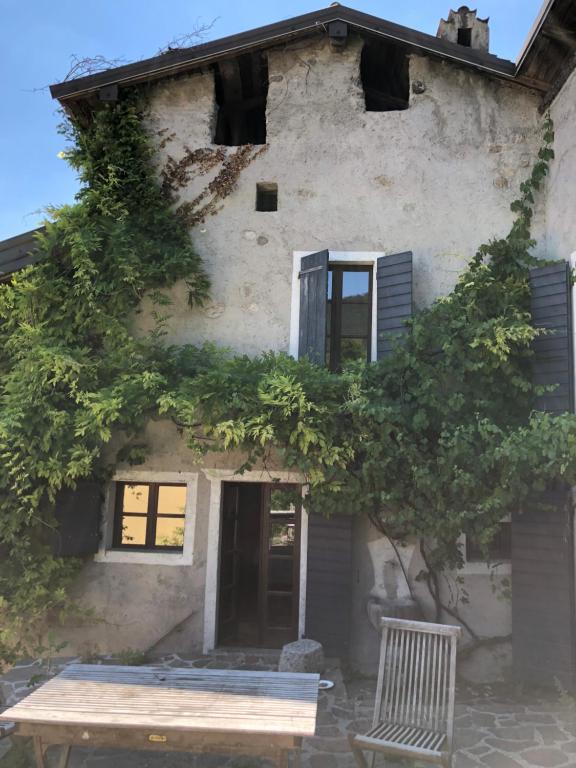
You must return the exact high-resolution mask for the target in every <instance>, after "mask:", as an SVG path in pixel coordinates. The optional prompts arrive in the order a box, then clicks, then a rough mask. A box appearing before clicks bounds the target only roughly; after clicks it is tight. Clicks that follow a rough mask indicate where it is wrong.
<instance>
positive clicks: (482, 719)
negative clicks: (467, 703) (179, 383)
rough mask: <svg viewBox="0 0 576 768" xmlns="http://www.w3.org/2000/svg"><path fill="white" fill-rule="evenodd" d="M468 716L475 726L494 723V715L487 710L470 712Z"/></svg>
mask: <svg viewBox="0 0 576 768" xmlns="http://www.w3.org/2000/svg"><path fill="white" fill-rule="evenodd" d="M470 717H471V718H472V723H473V725H475V726H476V727H483V726H487V727H493V726H495V725H496V716H495V715H492V714H491V713H489V712H471V713H470Z"/></svg>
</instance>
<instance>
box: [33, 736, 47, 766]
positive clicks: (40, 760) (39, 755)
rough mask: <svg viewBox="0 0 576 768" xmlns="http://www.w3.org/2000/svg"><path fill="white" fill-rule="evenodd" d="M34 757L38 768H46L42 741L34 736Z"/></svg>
mask: <svg viewBox="0 0 576 768" xmlns="http://www.w3.org/2000/svg"><path fill="white" fill-rule="evenodd" d="M34 755H35V756H36V768H46V761H45V760H44V750H43V748H42V739H41V738H40V736H34Z"/></svg>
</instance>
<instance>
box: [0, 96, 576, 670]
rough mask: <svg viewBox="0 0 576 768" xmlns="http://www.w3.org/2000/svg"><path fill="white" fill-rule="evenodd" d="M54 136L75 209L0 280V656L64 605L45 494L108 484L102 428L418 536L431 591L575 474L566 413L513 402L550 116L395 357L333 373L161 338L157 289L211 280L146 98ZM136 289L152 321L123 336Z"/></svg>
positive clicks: (129, 455) (520, 377) (524, 383)
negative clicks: (298, 481)
mask: <svg viewBox="0 0 576 768" xmlns="http://www.w3.org/2000/svg"><path fill="white" fill-rule="evenodd" d="M64 133H65V136H66V137H67V139H68V140H69V144H70V148H69V149H68V150H67V152H66V156H67V159H68V161H69V162H70V163H71V164H72V166H73V167H74V168H75V169H76V170H77V172H78V174H79V177H80V180H81V190H80V192H79V194H78V196H77V200H76V203H75V204H74V205H72V206H64V207H62V208H59V209H57V210H53V211H51V216H50V221H49V222H48V223H47V225H46V231H45V233H44V234H43V235H41V236H40V237H39V239H38V248H39V251H40V257H41V258H40V261H39V263H38V264H36V265H34V266H32V267H29V268H27V269H25V270H23V271H21V272H19V273H18V274H16V275H15V276H14V278H13V280H12V281H11V282H10V283H4V284H2V285H1V286H0V369H1V372H2V380H1V384H0V659H1V660H3V661H4V662H9V661H10V660H11V659H13V658H14V657H15V656H16V655H18V654H21V653H23V652H28V653H38V652H39V651H40V650H42V649H45V648H46V647H47V643H48V641H47V640H46V638H47V637H48V635H47V626H48V625H50V624H52V623H55V622H57V621H58V620H59V619H62V618H63V617H64V616H65V615H68V614H69V613H70V611H71V610H73V608H74V606H73V603H72V601H71V600H70V598H69V589H70V585H71V584H73V581H74V577H75V575H76V574H77V573H78V569H79V568H80V567H81V563H80V562H79V561H76V560H70V559H62V558H58V557H55V556H54V555H53V554H52V549H51V540H52V537H53V534H54V525H55V521H54V513H53V509H54V504H55V501H56V500H57V497H58V494H59V492H60V491H61V490H62V489H63V488H74V487H75V485H76V484H77V482H78V481H79V480H82V479H84V478H93V477H96V478H104V477H106V476H107V474H109V472H110V471H111V469H112V468H111V467H109V466H106V465H105V463H104V460H103V458H102V457H103V448H104V447H105V446H106V445H107V444H108V443H109V442H110V440H111V438H112V436H113V435H115V436H117V437H118V436H122V437H123V440H122V445H121V453H120V457H121V458H122V459H123V460H125V461H132V462H135V461H138V460H142V458H143V457H144V455H145V450H146V448H145V446H143V445H142V443H141V440H140V438H139V436H140V435H141V433H142V431H143V428H144V427H145V425H146V423H147V422H148V420H149V419H150V418H152V417H157V416H163V417H165V418H171V419H172V420H173V421H175V422H176V424H178V426H179V427H180V428H181V430H183V432H184V433H185V435H186V440H187V442H188V444H189V446H190V447H191V448H192V449H193V450H195V451H196V452H198V453H200V454H203V453H205V452H206V451H208V450H222V451H227V450H230V449H240V450H241V451H242V452H243V453H244V455H245V461H244V464H243V466H242V467H239V471H242V469H245V468H248V467H250V466H252V465H254V464H255V463H260V464H263V465H264V466H266V467H268V468H269V469H270V472H271V476H273V475H274V467H278V466H280V464H281V465H282V466H283V467H284V468H288V469H295V470H298V471H299V472H300V473H301V474H302V475H303V477H304V478H305V480H306V482H307V483H308V484H309V490H310V496H309V501H308V506H309V507H310V508H311V509H313V510H315V511H318V512H321V513H323V514H326V515H330V514H338V513H357V514H367V515H368V516H369V517H370V519H371V520H372V521H373V522H374V523H375V524H376V525H377V526H378V527H379V528H380V530H382V531H383V532H385V533H386V534H388V535H389V536H391V537H392V538H393V539H396V540H404V539H407V538H408V537H418V538H420V539H421V540H422V542H423V553H424V555H425V558H426V562H427V564H428V570H427V571H426V578H427V579H428V581H429V584H430V586H431V589H432V590H433V591H434V589H435V586H434V584H435V583H434V574H435V573H437V570H438V569H439V568H454V567H457V566H458V565H460V564H461V553H460V550H459V548H458V543H457V539H458V536H459V535H460V533H461V532H465V533H472V534H473V535H475V536H476V537H477V538H480V539H481V540H482V541H483V542H484V543H486V542H487V541H489V540H490V538H491V536H492V535H493V533H494V531H495V528H496V525H497V523H498V522H499V520H500V519H501V518H502V516H503V515H504V514H505V513H507V512H509V511H510V509H512V508H514V507H517V506H518V505H520V506H521V505H522V504H524V502H525V501H526V500H528V499H530V498H532V497H533V496H534V494H536V493H537V492H538V491H540V490H542V489H543V488H544V487H545V485H546V484H547V482H549V481H550V480H551V479H557V478H564V479H565V480H567V481H568V482H571V483H574V482H576V450H575V445H576V419H575V418H574V417H573V416H570V415H566V416H561V417H552V416H549V415H545V414H536V413H533V412H532V410H531V409H532V404H533V401H534V396H535V390H534V388H533V386H532V383H531V378H530V371H529V363H530V355H531V351H530V350H531V342H532V341H533V339H534V337H535V335H536V333H537V332H536V330H535V329H534V328H533V327H532V325H531V322H530V315H529V312H528V306H529V284H528V268H529V266H530V265H531V264H532V263H533V262H534V259H533V257H532V256H531V249H532V247H533V245H534V243H533V241H532V240H531V236H530V223H531V218H532V210H533V204H534V193H535V191H536V190H538V188H539V186H540V184H541V183H542V181H543V179H544V177H545V175H546V173H547V168H548V163H549V161H550V160H551V158H552V156H553V152H552V149H551V144H552V141H553V132H552V125H551V123H550V121H549V120H547V121H546V123H545V130H544V143H543V146H542V149H541V150H540V153H539V157H538V161H537V163H536V165H535V167H534V169H533V172H532V174H531V176H530V178H529V179H528V180H527V181H526V182H525V183H524V184H523V185H522V188H521V197H520V199H519V200H518V201H517V202H515V203H514V204H513V206H512V207H513V211H514V212H515V214H516V218H515V221H514V224H513V226H512V229H511V231H510V233H509V235H508V236H507V237H506V238H504V239H500V240H495V241H491V242H490V243H488V244H487V245H484V246H481V247H480V249H479V250H478V253H477V255H476V256H475V258H474V259H473V260H472V262H471V264H470V265H469V267H468V269H467V270H466V271H465V273H464V274H463V275H462V277H461V279H460V280H459V282H458V284H457V286H456V288H455V290H454V291H453V292H452V293H451V294H450V295H449V296H447V297H444V298H442V299H440V300H438V301H436V302H435V303H434V304H433V305H432V306H431V307H430V308H428V309H425V310H423V311H421V312H419V313H418V314H417V315H416V316H415V318H414V319H413V320H412V321H411V323H410V325H411V329H410V330H411V333H410V334H409V336H408V340H407V343H406V344H405V345H404V346H397V348H396V349H395V352H394V354H392V355H391V356H390V357H389V358H387V359H386V360H383V361H380V362H378V363H376V364H374V365H370V366H365V365H360V364H357V365H352V366H350V367H349V368H347V369H346V370H344V371H343V372H342V373H339V374H334V373H330V372H328V371H327V370H325V369H323V368H321V367H318V366H316V365H313V364H311V363H309V362H308V361H306V360H301V361H295V360H293V359H292V358H290V357H288V356H287V355H284V354H275V353H265V354H263V355H261V356H259V357H256V358H248V357H233V356H231V355H230V354H229V353H228V352H226V351H223V350H218V349H216V348H214V347H208V346H206V347H203V348H195V347H192V346H186V345H185V346H181V347H175V346H169V345H168V344H166V342H165V335H164V324H165V314H166V312H167V311H169V309H167V304H168V303H169V298H168V296H169V294H168V292H167V291H165V290H164V289H168V288H169V287H170V286H171V285H172V284H174V282H176V281H177V280H186V281H187V282H188V286H189V292H190V300H191V303H192V304H196V303H201V302H202V300H203V299H204V298H205V297H206V296H207V293H208V280H207V277H206V274H205V272H204V270H203V268H202V265H201V263H200V260H199V258H198V256H197V255H196V253H195V252H194V249H193V247H192V245H191V242H190V239H189V234H188V231H187V227H186V224H185V222H184V220H183V219H182V217H179V216H178V215H177V214H175V212H174V205H175V201H174V200H173V199H172V198H171V197H170V195H171V189H170V185H167V184H166V183H164V186H163V187H161V186H160V185H159V183H158V177H157V173H156V170H155V167H154V154H153V153H154V150H153V145H152V143H151V142H150V141H149V137H148V135H147V133H146V130H145V127H144V121H143V106H142V104H141V103H140V101H139V98H138V96H137V94H136V93H135V92H127V93H125V94H124V95H123V97H122V99H121V100H120V101H118V102H116V103H113V104H103V105H101V106H100V107H99V108H98V109H97V110H95V111H94V113H93V115H92V116H91V119H90V121H89V122H87V123H86V124H84V123H82V124H81V123H80V122H78V121H77V120H74V119H72V120H69V121H68V122H67V124H66V128H65V129H64ZM165 181H166V174H165V175H164V182H165ZM144 297H149V299H150V300H151V301H152V303H153V304H152V306H153V307H155V309H154V311H153V316H154V318H155V323H154V326H153V329H152V331H151V332H149V333H147V334H142V333H140V334H139V333H137V332H136V330H135V327H136V324H135V318H136V317H137V314H138V312H139V311H140V304H141V302H142V299H143V298H144Z"/></svg>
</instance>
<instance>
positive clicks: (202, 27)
mask: <svg viewBox="0 0 576 768" xmlns="http://www.w3.org/2000/svg"><path fill="white" fill-rule="evenodd" d="M219 18H220V16H216V17H215V18H214V19H212V21H211V22H210V23H209V24H199V23H198V21H197V22H196V25H195V26H194V29H193V30H192V31H191V32H185V33H184V34H182V35H177V36H176V37H173V38H172V40H170V41H169V42H168V43H166V45H164V46H162V48H159V49H158V51H157V52H156V55H157V56H161V55H162V54H163V53H170V51H180V50H182V49H183V48H190V47H191V46H192V45H195V44H197V43H198V42H199V41H200V40H202V38H204V37H205V36H206V34H207V33H208V32H209V31H210V30H211V29H212V27H213V26H214V24H216V22H217V21H218V19H219Z"/></svg>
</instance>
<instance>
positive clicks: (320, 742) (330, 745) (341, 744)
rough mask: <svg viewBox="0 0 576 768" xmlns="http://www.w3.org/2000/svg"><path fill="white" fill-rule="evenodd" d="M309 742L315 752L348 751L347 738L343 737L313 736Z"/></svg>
mask: <svg viewBox="0 0 576 768" xmlns="http://www.w3.org/2000/svg"><path fill="white" fill-rule="evenodd" d="M310 744H311V745H312V746H313V747H314V749H315V750H316V751H317V752H328V754H332V753H333V752H350V743H349V741H348V739H345V738H343V737H342V738H339V739H320V738H314V739H310Z"/></svg>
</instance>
